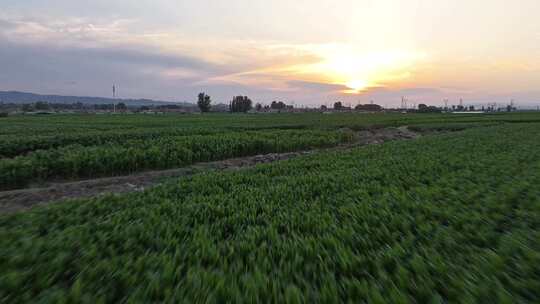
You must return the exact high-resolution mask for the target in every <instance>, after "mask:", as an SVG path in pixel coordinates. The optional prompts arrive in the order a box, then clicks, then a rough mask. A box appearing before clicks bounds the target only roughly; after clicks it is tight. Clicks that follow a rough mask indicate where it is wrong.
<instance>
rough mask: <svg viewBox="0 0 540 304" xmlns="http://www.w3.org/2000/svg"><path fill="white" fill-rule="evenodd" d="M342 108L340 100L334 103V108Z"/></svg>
mask: <svg viewBox="0 0 540 304" xmlns="http://www.w3.org/2000/svg"><path fill="white" fill-rule="evenodd" d="M342 108H343V104H342V103H341V101H338V102H336V103H334V110H341V109H342Z"/></svg>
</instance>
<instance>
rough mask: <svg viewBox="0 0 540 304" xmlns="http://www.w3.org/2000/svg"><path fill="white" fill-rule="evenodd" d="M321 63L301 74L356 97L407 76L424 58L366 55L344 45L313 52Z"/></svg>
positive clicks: (378, 53) (399, 53)
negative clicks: (315, 76)
mask: <svg viewBox="0 0 540 304" xmlns="http://www.w3.org/2000/svg"><path fill="white" fill-rule="evenodd" d="M313 51H314V52H315V53H316V54H317V55H318V56H319V57H320V58H321V61H320V62H318V63H315V64H311V65H308V66H303V67H302V69H301V70H302V73H304V74H306V75H317V77H318V80H319V81H322V82H325V83H331V84H336V85H342V86H345V87H347V88H348V89H345V90H343V93H349V94H358V93H361V92H363V91H366V90H368V89H369V88H373V87H380V86H386V85H389V84H393V83H396V82H399V81H400V80H403V79H405V78H408V77H410V76H411V75H412V74H411V72H410V70H412V69H413V68H414V65H415V64H416V63H417V62H418V61H419V60H420V59H422V58H423V57H425V55H424V54H423V53H421V52H417V51H408V50H407V51H406V50H393V51H373V52H365V51H360V50H356V49H354V48H351V47H347V46H325V47H321V48H317V49H314V50H313Z"/></svg>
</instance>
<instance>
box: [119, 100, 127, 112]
mask: <svg viewBox="0 0 540 304" xmlns="http://www.w3.org/2000/svg"><path fill="white" fill-rule="evenodd" d="M116 109H117V110H118V111H125V110H127V106H126V104H125V103H123V102H120V103H118V104H117V105H116Z"/></svg>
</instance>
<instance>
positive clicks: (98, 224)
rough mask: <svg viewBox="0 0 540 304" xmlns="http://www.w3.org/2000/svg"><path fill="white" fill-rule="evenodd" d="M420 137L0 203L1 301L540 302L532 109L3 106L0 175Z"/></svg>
mask: <svg viewBox="0 0 540 304" xmlns="http://www.w3.org/2000/svg"><path fill="white" fill-rule="evenodd" d="M405 125H406V126H408V127H409V129H410V130H414V131H417V132H420V133H422V134H424V136H422V137H420V138H417V139H414V140H407V141H391V142H386V143H383V144H380V145H369V146H361V147H354V148H349V149H342V150H328V151H322V152H319V153H315V154H312V155H306V156H301V157H297V158H294V159H291V160H286V161H281V162H275V163H271V164H262V165H257V166H255V167H253V168H248V169H242V170H234V171H223V172H204V173H199V174H196V175H193V176H191V177H185V178H180V179H172V180H169V181H167V182H165V183H164V184H162V185H159V186H156V187H154V188H151V189H148V190H146V191H144V192H137V193H128V194H121V195H114V194H110V195H106V196H100V197H96V198H91V199H79V200H72V201H67V202H62V203H57V204H49V205H45V206H41V207H36V208H33V209H31V210H28V211H21V212H18V213H14V214H4V215H0V269H1V270H0V302H2V303H4V302H5V303H24V302H29V303H30V302H31V303H36V302H50V303H57V302H61V303H62V302H63V303H123V302H127V303H131V302H144V303H148V302H166V303H176V302H185V303H193V302H205V303H227V302H230V303H237V302H272V303H330V302H349V303H539V302H540V115H539V114H538V113H511V114H492V115H464V116H459V115H445V114H433V115H432V114H425V115H423V114H417V115H413V114H407V115H404V114H376V115H369V114H332V115H323V114H318V113H317V114H283V115H281V114H280V115H185V116H172V115H171V116H167V115H164V116H143V115H140V116H139V115H125V116H120V115H118V116H105V115H103V116H91V115H88V116H70V115H66V116H46V117H45V116H44V117H8V118H4V119H1V120H0V189H16V188H24V187H27V186H29V185H31V184H32V183H39V182H40V181H42V180H46V179H63V180H76V179H80V178H90V177H99V176H110V175H119V174H130V173H133V172H140V171H144V170H150V169H165V168H176V167H181V166H185V165H187V164H191V163H196V162H200V161H209V160H219V159H227V158H230V157H236V156H246V155H255V154H260V153H269V152H285V151H295V150H306V149H313V148H320V147H332V146H335V145H338V144H340V143H341V144H343V143H347V142H350V141H352V140H353V137H354V136H355V134H356V133H355V131H359V130H364V129H373V128H388V127H399V126H405Z"/></svg>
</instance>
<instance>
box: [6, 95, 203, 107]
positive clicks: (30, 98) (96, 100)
mask: <svg viewBox="0 0 540 304" xmlns="http://www.w3.org/2000/svg"><path fill="white" fill-rule="evenodd" d="M38 101H44V102H47V103H61V104H72V103H79V102H80V103H82V104H92V105H93V104H98V105H99V104H113V103H119V102H123V103H125V104H126V105H127V106H150V105H155V106H161V105H179V106H184V107H196V106H197V105H195V104H193V103H189V102H170V101H160V100H152V99H120V98H117V99H113V98H106V97H87V96H62V95H40V94H34V93H26V92H17V91H0V102H3V103H15V104H24V103H35V102H38Z"/></svg>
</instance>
